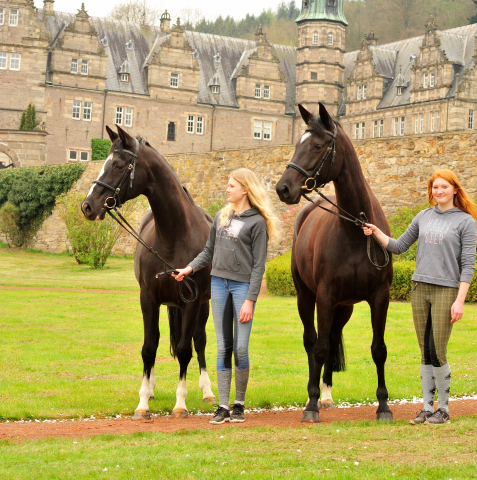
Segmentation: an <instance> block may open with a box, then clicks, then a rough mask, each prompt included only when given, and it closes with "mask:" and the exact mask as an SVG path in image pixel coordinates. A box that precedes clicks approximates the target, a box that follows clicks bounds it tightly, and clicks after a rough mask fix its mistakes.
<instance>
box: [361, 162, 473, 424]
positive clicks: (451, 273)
mask: <svg viewBox="0 0 477 480" xmlns="http://www.w3.org/2000/svg"><path fill="white" fill-rule="evenodd" d="M427 192H428V199H429V204H430V205H431V207H432V208H428V209H426V210H423V211H422V212H420V213H418V214H417V215H416V217H415V218H414V220H413V221H412V222H411V225H409V227H408V229H407V230H406V231H405V232H404V233H403V234H402V235H401V236H400V237H399V238H398V239H397V240H394V239H392V238H389V237H388V236H387V235H385V234H384V233H383V232H382V231H381V230H380V229H379V228H377V227H376V226H375V225H372V224H366V227H364V228H363V230H364V233H365V235H371V234H372V233H374V234H375V236H376V237H377V238H378V240H379V241H380V242H381V243H382V244H383V245H384V246H385V247H386V248H387V250H389V251H390V252H392V253H395V254H398V255H399V254H401V253H403V252H405V251H406V250H408V249H409V247H410V246H411V245H412V244H413V243H414V242H415V241H416V240H419V243H418V247H417V254H416V269H415V271H414V275H413V277H412V280H413V286H412V295H411V304H412V315H413V318H414V326H415V329H416V334H417V340H418V342H419V347H420V349H421V385H422V394H423V397H424V408H423V409H422V410H421V411H420V412H419V414H418V415H417V417H416V418H414V419H412V420H410V423H411V424H413V425H414V424H420V423H429V424H442V423H450V417H449V406H448V402H449V393H450V383H451V371H450V366H449V363H448V362H447V343H448V342H449V338H450V334H451V331H452V326H453V324H454V323H455V322H457V321H458V320H460V319H461V318H462V315H463V311H464V300H465V297H466V294H467V291H468V289H469V286H470V283H471V281H472V276H473V273H474V264H475V246H476V230H477V228H476V220H477V207H476V206H475V204H474V202H473V201H472V200H471V199H470V197H469V196H468V194H467V193H466V192H465V190H464V189H463V188H462V186H461V185H460V183H459V180H458V179H457V177H456V176H455V174H454V173H453V172H452V171H451V170H446V169H443V170H437V171H436V172H435V173H434V175H432V177H431V178H430V180H429V182H428V184H427ZM436 389H437V393H438V400H439V404H438V406H437V410H436V411H435V412H434V399H435V393H436Z"/></svg>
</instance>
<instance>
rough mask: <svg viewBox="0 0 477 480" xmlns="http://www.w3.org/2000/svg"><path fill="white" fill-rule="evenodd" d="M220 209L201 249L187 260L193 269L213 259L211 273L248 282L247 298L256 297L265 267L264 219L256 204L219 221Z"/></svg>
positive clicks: (199, 267) (265, 227)
mask: <svg viewBox="0 0 477 480" xmlns="http://www.w3.org/2000/svg"><path fill="white" fill-rule="evenodd" d="M220 213H221V212H219V213H218V214H217V215H216V216H215V218H214V223H213V224H212V228H211V229H210V233H209V238H208V240H207V243H206V245H205V248H204V250H203V251H202V253H200V254H199V255H197V257H196V258H195V259H194V260H193V261H192V262H190V263H189V265H190V266H191V267H192V270H193V271H194V272H196V271H197V270H200V269H201V268H203V267H205V266H206V265H208V264H209V263H210V262H212V272H211V275H213V276H215V277H220V278H226V279H227V280H235V281H237V282H244V283H249V284H250V287H249V290H248V294H247V299H248V300H253V301H254V302H255V301H256V300H257V297H258V293H259V292H260V285H261V283H262V277H263V272H264V271H265V260H266V258H267V243H268V233H267V224H266V222H265V219H264V218H263V217H262V215H261V214H260V212H259V210H258V209H257V208H255V207H253V208H250V209H248V210H246V211H245V212H243V213H241V214H240V215H235V214H234V213H232V215H231V216H230V218H229V220H228V221H227V223H226V224H225V225H224V226H222V225H220V220H219V218H220Z"/></svg>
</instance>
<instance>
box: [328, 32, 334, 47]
mask: <svg viewBox="0 0 477 480" xmlns="http://www.w3.org/2000/svg"><path fill="white" fill-rule="evenodd" d="M328 45H333V34H332V33H328Z"/></svg>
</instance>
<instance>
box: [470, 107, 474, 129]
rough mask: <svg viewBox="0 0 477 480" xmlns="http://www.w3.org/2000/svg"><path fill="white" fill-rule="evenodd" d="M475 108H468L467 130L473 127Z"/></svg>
mask: <svg viewBox="0 0 477 480" xmlns="http://www.w3.org/2000/svg"><path fill="white" fill-rule="evenodd" d="M474 118H475V110H469V130H473V129H474Z"/></svg>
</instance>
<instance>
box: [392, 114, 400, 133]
mask: <svg viewBox="0 0 477 480" xmlns="http://www.w3.org/2000/svg"><path fill="white" fill-rule="evenodd" d="M398 129H399V117H394V128H393V135H394V136H395V137H397V134H398Z"/></svg>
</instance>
